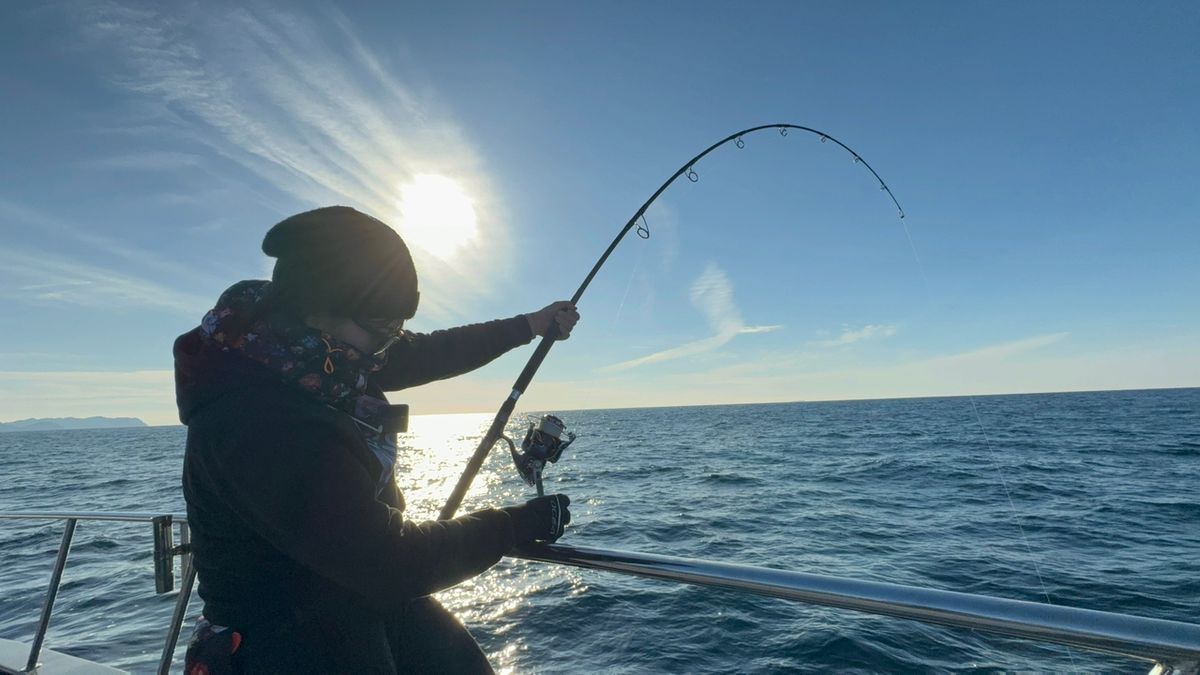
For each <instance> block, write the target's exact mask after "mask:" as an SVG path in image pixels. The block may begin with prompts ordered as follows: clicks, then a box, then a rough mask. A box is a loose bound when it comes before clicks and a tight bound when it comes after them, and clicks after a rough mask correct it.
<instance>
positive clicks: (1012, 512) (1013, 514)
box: [967, 394, 1076, 668]
mask: <svg viewBox="0 0 1200 675" xmlns="http://www.w3.org/2000/svg"><path fill="white" fill-rule="evenodd" d="M967 398H968V399H969V400H970V401H971V410H972V411H974V412H975V422H976V423H977V424H979V433H980V434H982V435H983V442H984V445H985V446H986V447H987V451H988V455H990V456H991V459H992V467H993V468H995V469H996V475H997V476H999V477H1000V485H1002V486H1004V496H1005V497H1007V498H1008V509H1009V512H1008V516H1009V518H1010V519H1012V521H1013V524H1014V525H1016V526H1017V530H1018V531H1019V532H1020V533H1021V543H1023V544H1024V545H1025V553H1026V554H1027V555H1028V556H1029V562H1031V563H1033V572H1034V574H1036V575H1037V580H1038V584H1039V585H1040V586H1041V587H1042V595H1043V596H1044V597H1045V598H1046V604H1047V605H1053V604H1054V601H1053V600H1051V599H1050V591H1048V590H1046V581H1045V579H1043V578H1042V569H1041V567H1040V566H1039V565H1038V562H1037V558H1035V557H1034V555H1033V548H1032V547H1030V546H1029V537H1028V536H1027V535H1026V534H1025V527H1024V526H1023V525H1021V519H1020V518H1019V517H1018V515H1019V514H1018V513H1017V505H1016V503H1014V502H1013V498H1012V492H1011V491H1010V490H1009V489H1008V481H1007V480H1005V478H1004V470H1003V469H1002V468H1001V466H1000V460H999V458H998V457H997V456H996V451H995V450H994V449H993V448H992V439H991V438H990V437H989V436H988V432H987V428H986V427H984V426H983V417H982V416H980V414H979V406H977V405H975V397H974V396H971V395H969V394H968V395H967ZM1063 647H1064V648H1065V649H1066V650H1067V657H1068V658H1070V659H1071V668H1075V667H1076V666H1075V654H1074V653H1073V652H1072V651H1071V647H1070V646H1068V645H1063Z"/></svg>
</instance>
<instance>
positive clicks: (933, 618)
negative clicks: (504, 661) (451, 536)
mask: <svg viewBox="0 0 1200 675" xmlns="http://www.w3.org/2000/svg"><path fill="white" fill-rule="evenodd" d="M0 519H22V520H63V521H66V527H65V529H64V530H63V537H62V543H61V544H60V545H59V549H58V554H57V557H56V559H55V563H54V569H53V571H52V573H51V575H50V584H49V587H48V588H47V591H46V598H45V601H44V603H43V607H42V615H41V620H40V621H39V622H38V628H37V633H36V635H35V636H34V640H33V643H32V646H31V649H30V653H29V660H28V663H27V664H26V667H25V670H24V671H18V672H32V671H33V670H34V669H36V667H37V663H38V656H39V654H40V651H41V648H42V644H43V642H44V641H45V636H46V630H47V628H48V626H49V624H50V616H51V613H52V611H53V609H54V600H55V598H56V596H57V595H58V587H59V584H60V583H61V581H62V574H63V570H64V568H65V566H66V562H67V554H68V552H69V551H70V548H71V539H72V538H73V536H74V533H75V527H76V524H77V523H78V522H79V521H81V520H103V521H125V522H141V523H150V524H151V526H152V529H153V535H154V570H155V590H156V591H157V592H158V593H167V592H170V591H172V590H173V589H174V588H175V577H174V565H175V562H174V560H175V558H176V557H179V558H180V565H181V567H180V570H181V576H182V583H181V584H180V589H179V597H178V599H177V600H176V602H175V609H174V612H173V613H172V616H171V624H170V626H169V627H168V629H167V634H166V636H165V639H164V644H163V651H162V657H161V659H160V660H159V667H158V672H159V673H163V674H165V673H167V672H168V671H169V669H170V666H171V662H172V658H173V655H174V653H175V646H176V644H177V643H178V640H179V632H180V630H181V628H182V624H183V619H184V616H185V614H186V612H187V606H188V602H189V600H190V598H191V593H192V586H193V585H194V583H195V579H196V572H195V568H194V567H193V566H192V564H191V547H190V545H189V542H190V530H189V529H188V525H187V518H186V517H185V516H182V515H178V514H156V513H124V512H121V513H88V512H36V513H32V512H19V513H0ZM175 527H178V529H179V542H180V543H179V544H178V545H176V544H175V538H174V536H173V535H174V531H173V530H174V528H175ZM512 557H516V558H522V559H525V560H531V561H537V562H546V563H555V564H563V565H571V566H575V567H581V568H586V569H594V570H601V571H607V572H616V573H620V574H628V575H633V576H639V577H645V578H650V579H660V580H666V581H676V582H681V583H687V584H695V585H699V586H707V587H713V588H724V589H729V590H735V591H742V592H748V593H754V594H757V595H764V596H769V597H775V598H782V599H784V600H790V601H793V602H801V603H806V604H812V605H823V606H827V607H836V608H841V609H851V610H856V611H860V612H865V613H868V614H875V615H881V616H890V617H897V618H903V619H913V620H916V621H923V622H926V623H934V624H941V625H945V626H953V627H957V628H967V629H972V630H979V631H985V632H990V633H997V634H1001V635H1008V636H1012V637H1019V638H1025V639H1029V640H1036V641H1039V642H1049V643H1055V644H1061V645H1066V646H1068V647H1078V648H1083V649H1088V650H1093V651H1100V652H1106V653H1110V654H1118V655H1122V656H1127V657H1132V658H1136V659H1143V660H1146V661H1148V662H1151V663H1153V664H1154V665H1153V670H1152V671H1151V672H1153V673H1164V674H1165V673H1192V674H1194V673H1198V672H1200V624H1193V623H1185V622H1180V621H1169V620H1166V619H1151V618H1146V617H1140V616H1131V615H1127V614H1117V613H1113V612H1101V611H1096V610H1090V609H1079V608H1075V607H1064V606H1061V605H1050V604H1042V603H1036V602H1026V601H1022V600H1009V599H1004V598H996V597H992V596H986V595H977V594H972V593H959V592H954V591H943V590H937V589H930V588H921V587H917V586H906V585H901V584H892V583H884V582H879V581H865V580H861V579H850V578H844V577H835V576H827V575H820V574H809V573H804V572H792V571H787V570H779V569H771V568H767V567H753V566H749V565H738V564H732V563H722V562H713V561H706V560H696V559H691V558H680V557H673V556H665V555H654V554H647V553H633V552H627V551H614V550H607V549H598V548H585V547H575V546H562V545H549V546H540V545H539V546H529V547H525V548H522V549H521V550H519V551H517V552H515V553H514V554H512Z"/></svg>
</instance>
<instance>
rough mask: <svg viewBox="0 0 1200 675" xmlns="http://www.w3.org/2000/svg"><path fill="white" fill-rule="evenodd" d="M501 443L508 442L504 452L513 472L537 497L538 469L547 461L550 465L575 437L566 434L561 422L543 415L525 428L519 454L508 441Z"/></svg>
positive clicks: (540, 493)
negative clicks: (510, 458) (506, 451)
mask: <svg viewBox="0 0 1200 675" xmlns="http://www.w3.org/2000/svg"><path fill="white" fill-rule="evenodd" d="M504 440H506V441H508V451H509V453H510V454H512V458H513V464H515V465H516V467H517V473H519V474H521V478H522V479H523V480H524V481H525V482H526V483H527V484H529V485H533V486H536V487H537V493H538V496H539V497H541V496H542V495H543V494H544V492H543V490H542V470H543V469H545V467H546V463H547V462H550V463H554V462H557V461H558V458H559V457H562V452H563V450H566V449H567V446H568V445H570V444H571V442H572V441H574V440H575V434H573V433H571V432H570V431H567V428H566V426H565V425H564V424H563V422H562V420H560V419H558V418H557V417H555V416H554V415H543V416H542V418H541V419H540V420H538V421H537V423H536V424H533V423H531V424H530V425H529V431H527V432H525V440H523V441H521V452H517V447H516V445H515V444H514V443H513V442H512V440H511V439H510V438H508V437H507V436H505V437H504Z"/></svg>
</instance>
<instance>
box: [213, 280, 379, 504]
mask: <svg viewBox="0 0 1200 675" xmlns="http://www.w3.org/2000/svg"><path fill="white" fill-rule="evenodd" d="M270 298H271V282H269V281H261V280H249V281H239V282H238V283H236V284H234V285H233V286H230V287H229V289H228V290H226V291H225V292H224V293H222V294H221V297H220V298H219V299H218V300H217V306H216V307H214V308H213V309H212V310H210V311H209V312H208V313H207V314H205V315H204V319H203V320H201V322H200V334H201V337H202V339H203V340H204V341H205V343H207V344H209V345H211V346H213V347H216V348H217V349H220V350H221V351H223V352H231V353H236V354H239V355H241V356H243V357H245V358H248V359H251V360H252V361H256V362H258V363H260V364H262V365H264V366H266V367H267V368H269V369H270V370H272V371H274V372H275V373H277V374H278V375H279V376H280V378H281V379H282V380H283V382H285V383H287V384H289V385H291V386H293V387H297V388H299V389H301V390H303V391H305V392H307V393H309V394H311V395H312V396H315V397H316V398H317V399H319V400H321V401H323V402H324V403H325V404H327V405H329V406H330V407H332V408H334V409H337V410H340V411H342V412H345V413H348V414H349V415H350V416H352V417H353V418H354V419H355V421H356V422H358V428H359V431H360V432H361V433H362V435H363V439H364V440H366V441H367V445H368V446H370V448H371V451H372V452H373V453H374V454H375V455H376V457H378V458H379V460H380V462H381V463H382V464H383V468H384V475H383V476H382V477H381V488H380V489H382V484H386V482H388V481H387V480H386V479H389V478H390V476H391V472H392V469H393V467H394V466H395V463H396V441H395V436H394V435H392V434H386V435H385V434H383V415H384V413H385V412H386V411H387V409H388V402H387V401H386V400H384V399H382V398H378V397H375V396H371V395H369V394H367V393H366V391H367V378H368V376H370V374H371V373H373V372H375V371H377V370H379V369H381V368H383V366H384V365H385V364H386V363H387V356H386V355H384V356H383V357H382V358H376V357H374V356H373V355H371V354H365V353H363V352H361V351H359V350H358V349H357V348H355V347H353V346H352V345H349V344H347V343H345V342H342V341H340V340H338V339H337V338H335V337H333V336H331V335H329V334H328V333H325V332H323V331H320V330H318V329H316V328H313V327H311V326H308V325H307V324H305V323H304V322H303V321H301V320H299V319H297V318H294V317H290V316H288V315H286V314H285V313H282V312H272V311H270V304H271V301H270Z"/></svg>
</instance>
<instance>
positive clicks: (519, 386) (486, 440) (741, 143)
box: [438, 124, 904, 520]
mask: <svg viewBox="0 0 1200 675" xmlns="http://www.w3.org/2000/svg"><path fill="white" fill-rule="evenodd" d="M767 129H775V130H777V131H778V132H779V135H780V136H781V137H785V138H786V137H787V135H788V131H789V130H792V129H795V130H797V131H803V132H805V133H809V134H813V135H816V136H817V137H818V138H820V140H821V143H828V142H830V141H832V142H833V143H834V144H836V145H837V146H839V147H841V148H842V149H843V150H845V151H846V152H848V153H850V156H851V157H852V158H853V159H854V163H855V164H862V165H863V167H864V168H866V169H867V171H870V172H871V175H872V176H874V177H875V180H876V181H878V182H879V189H880V190H882V191H883V192H886V193H887V195H888V197H889V198H891V200H892V203H893V204H895V206H896V210H897V212H898V213H899V216H900V218H901V220H903V219H904V209H903V208H902V207H901V206H900V202H899V201H897V200H896V196H895V195H894V194H892V190H891V188H889V187H888V185H887V183H885V182H884V181H883V178H881V177H880V175H879V174H878V173H877V172H876V171H875V169H873V168H872V167H871V165H870V164H868V163H867V162H866V160H864V159H863V158H862V156H861V155H859V154H858V153H857V152H855V151H854V150H853V149H851V148H850V146H848V145H846V144H845V143H842V142H841V141H839V140H838V139H836V138H834V137H833V136H830V135H829V134H827V133H825V132H823V131H818V130H816V129H813V128H811V127H805V126H800V125H798V124H763V125H760V126H756V127H750V128H749V129H743V130H741V131H737V132H734V133H732V134H730V135H728V136H726V137H725V138H723V139H721V140H719V141H717V142H716V143H713V144H712V145H710V146H708V147H707V148H705V149H704V150H703V151H701V152H700V153H699V154H697V155H696V156H695V157H692V158H691V159H689V160H688V161H686V162H684V163H683V166H681V167H679V169H678V170H677V171H676V172H675V173H674V174H672V175H671V177H670V178H668V179H667V180H666V182H664V183H663V184H662V185H660V186H659V187H658V189H657V190H655V191H654V194H652V195H650V198H649V199H647V200H646V201H645V203H643V204H642V206H641V207H640V208H639V209H638V210H637V211H636V212H635V213H634V214H633V217H632V218H630V219H629V221H628V222H627V223H625V227H623V228H621V231H620V232H619V233H618V234H617V236H616V237H615V238H614V239H613V240H612V243H611V244H609V245H608V248H607V249H605V251H604V254H603V255H601V256H600V259H599V260H597V261H596V264H595V265H594V266H593V267H592V270H591V271H590V272H588V275H587V277H586V278H584V280H583V283H582V284H580V286H579V289H578V290H576V291H575V295H574V296H572V297H571V303H572V304H573V305H574V304H578V303H579V298H580V297H582V296H583V293H584V291H586V290H587V287H588V286H589V285H590V284H591V283H592V279H594V278H595V276H596V273H598V272H599V271H600V268H601V267H602V266H603V265H604V263H605V262H606V261H607V260H608V257H609V256H610V255H612V252H613V250H615V249H616V248H617V244H620V243H621V240H622V239H623V238H624V237H625V235H626V234H627V233H628V232H629V231H630V230H631V229H633V227H634V226H635V225H636V224H637V223H638V222H639V220H640V221H641V222H642V223H643V226H642V227H640V228H639V229H638V236H640V237H642V238H643V239H645V238H647V237H649V235H650V230H649V228H648V226H646V225H645V219H644V216H645V214H646V209H648V208H650V205H651V204H653V203H654V202H655V200H657V199H658V197H659V195H661V194H662V193H663V192H665V191H666V189H667V188H669V187H671V184H672V183H674V182H675V181H676V179H678V178H679V177H680V176H687V179H688V180H689V181H691V182H693V183H696V182H698V181H699V180H700V174H699V173H697V172H696V170H695V166H696V163H697V162H699V161H700V160H702V159H704V158H705V156H707V155H708V154H709V153H710V152H712V151H713V150H716V149H717V148H719V147H721V146H722V145H725V144H726V143H729V142H734V144H735V145H737V147H738V148H739V149H740V148H744V147H745V145H746V144H745V138H744V137H745V136H749V135H750V134H753V133H757V132H760V131H764V130H767ZM557 337H558V336H557V334H556V331H555V329H554V327H553V326H551V328H550V329H549V330H547V331H546V335H545V336H543V337H542V341H541V342H540V343H539V344H538V346H537V348H536V349H534V352H533V355H532V356H530V357H529V361H528V362H527V363H526V364H525V368H524V369H523V370H522V371H521V374H520V375H519V376H518V377H517V380H516V382H514V383H513V388H512V391H511V392H510V393H509V395H508V397H507V398H505V399H504V402H503V403H502V404H501V405H500V410H499V411H498V412H497V413H496V417H495V418H494V419H493V420H492V425H491V426H490V427H489V428H488V431H487V433H486V434H484V437H483V439H482V440H481V441H480V442H479V446H478V447H476V448H475V453H474V454H473V455H472V456H471V459H470V460H469V461H468V462H467V466H466V468H465V469H464V470H463V473H462V476H461V477H459V480H458V483H457V484H456V485H455V486H454V490H453V491H452V492H451V493H450V497H449V498H448V499H447V500H446V505H445V506H444V507H442V510H441V513H440V514H439V515H438V517H439V518H440V519H442V520H446V519H449V518H453V517H454V514H455V513H456V512H457V511H458V507H459V506H460V505H461V504H462V500H463V498H464V497H465V496H466V494H467V490H468V489H470V487H471V482H472V481H473V480H474V479H475V475H476V474H478V473H479V469H480V468H481V467H482V466H483V461H484V460H485V459H487V456H488V453H489V452H490V451H491V449H492V447H493V446H494V445H495V444H496V443H497V442H499V440H500V438H501V436H503V434H504V428H505V426H506V425H507V424H508V420H509V417H511V415H512V412H513V409H514V408H515V407H516V404H517V399H519V398H520V397H521V395H522V394H524V393H525V390H526V389H527V388H528V387H529V383H530V381H532V380H533V376H534V375H535V374H536V373H537V370H538V368H539V367H541V364H542V361H544V360H545V358H546V355H547V354H548V353H549V352H550V347H552V346H553V345H554V341H555V340H556V339H557Z"/></svg>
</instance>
